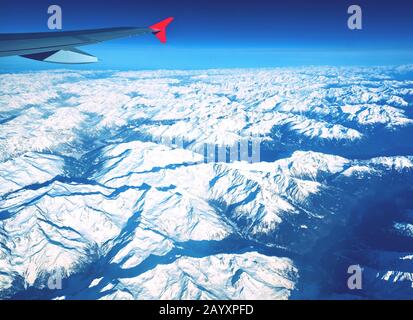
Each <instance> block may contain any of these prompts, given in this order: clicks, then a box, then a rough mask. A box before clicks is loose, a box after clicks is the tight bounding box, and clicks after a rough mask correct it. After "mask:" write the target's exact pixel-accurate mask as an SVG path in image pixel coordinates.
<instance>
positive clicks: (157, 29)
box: [149, 17, 174, 43]
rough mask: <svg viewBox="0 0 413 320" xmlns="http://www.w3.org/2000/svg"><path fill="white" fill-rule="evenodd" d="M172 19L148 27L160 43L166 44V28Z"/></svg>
mask: <svg viewBox="0 0 413 320" xmlns="http://www.w3.org/2000/svg"><path fill="white" fill-rule="evenodd" d="M173 19H174V18H173V17H170V18H167V19H165V20H163V21H161V22H158V23H156V24H154V25H153V26H150V27H149V29H152V31H153V34H154V35H155V36H156V37H157V38H158V39H159V40H160V41H161V42H162V43H166V27H167V26H168V24H170V23H171V22H172V21H173Z"/></svg>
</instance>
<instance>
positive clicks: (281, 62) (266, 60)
mask: <svg viewBox="0 0 413 320" xmlns="http://www.w3.org/2000/svg"><path fill="white" fill-rule="evenodd" d="M51 4H59V5H60V6H61V7H62V9H63V28H64V29H63V30H76V29H84V28H85V29H87V28H98V27H116V26H149V25H151V24H153V23H154V22H157V21H159V20H162V19H163V18H166V17H168V16H174V17H175V19H176V20H175V21H174V22H173V24H172V25H171V26H170V28H169V30H168V31H169V33H168V40H169V42H168V44H167V45H161V44H159V43H158V42H157V40H156V39H155V38H153V39H152V36H150V35H147V36H142V37H134V38H128V39H123V40H115V41H111V42H107V43H103V44H99V45H93V46H89V47H83V48H82V49H83V50H85V51H87V52H90V53H92V54H96V55H98V57H99V58H100V59H101V62H100V63H98V64H95V65H93V66H92V65H88V66H86V67H85V66H82V67H79V68H114V69H154V68H168V69H175V68H181V69H191V68H223V67H272V66H297V65H372V64H375V65H383V64H404V63H413V19H412V18H411V16H412V14H413V4H411V3H410V2H409V1H408V0H404V1H401V0H393V1H388V0H387V1H383V0H352V1H346V0H331V1H318V0H314V1H308V0H307V1H304V0H288V1H275V0H272V1H269V0H255V1H234V0H226V1H224V0H221V1H216V0H209V1H207V0H196V1H195V0H192V1H188V0H175V1H170V0H168V1H167V0H157V1H152V0H147V1H136V0H117V1H115V0H105V1H87V0H84V1H75V0H70V1H69V0H64V1H62V0H36V1H28V0H1V10H0V32H2V33H9V32H10V33H11V32H35V31H48V29H47V24H46V23H47V18H48V16H47V7H48V6H49V5H51ZM351 4H359V5H360V6H361V7H362V9H363V30H359V31H350V30H349V29H348V28H347V18H348V14H347V8H348V7H349V6H350V5H351ZM56 67H57V68H61V66H59V65H50V64H47V65H45V64H44V63H37V62H32V61H25V60H24V59H21V58H3V59H1V60H0V69H3V70H8V69H11V68H16V69H20V68H24V69H26V68H29V69H30V68H33V69H37V68H56Z"/></svg>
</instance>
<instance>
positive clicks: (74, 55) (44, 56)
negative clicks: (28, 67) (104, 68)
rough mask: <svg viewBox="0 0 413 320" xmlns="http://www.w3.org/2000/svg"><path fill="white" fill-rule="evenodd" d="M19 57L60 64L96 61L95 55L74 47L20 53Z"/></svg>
mask: <svg viewBox="0 0 413 320" xmlns="http://www.w3.org/2000/svg"><path fill="white" fill-rule="evenodd" d="M21 57H24V58H27V59H32V60H37V61H44V62H51V63H62V64H84V63H94V62H97V61H98V58H96V57H95V56H92V55H90V54H88V53H86V52H83V51H81V50H79V49H76V48H73V49H63V50H55V51H48V52H42V53H35V54H27V55H22V56H21Z"/></svg>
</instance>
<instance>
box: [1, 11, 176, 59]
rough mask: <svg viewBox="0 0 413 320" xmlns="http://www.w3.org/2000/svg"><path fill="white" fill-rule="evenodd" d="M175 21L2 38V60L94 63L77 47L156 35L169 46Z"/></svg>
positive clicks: (3, 36) (6, 35)
mask: <svg viewBox="0 0 413 320" xmlns="http://www.w3.org/2000/svg"><path fill="white" fill-rule="evenodd" d="M172 20H173V18H168V19H165V20H163V21H161V22H159V23H157V24H154V25H153V26H151V27H149V28H133V27H132V28H128V27H124V28H108V29H93V30H80V31H64V32H44V33H16V34H0V57H7V56H22V57H24V58H28V59H33V60H38V61H45V62H53V63H69V64H78V63H93V62H97V61H98V59H97V58H96V57H94V56H92V55H90V54H88V53H86V52H83V51H81V50H79V49H77V47H80V46H85V45H90V44H95V43H99V42H103V41H108V40H112V39H118V38H124V37H130V36H137V35H144V34H148V33H152V34H154V35H155V36H156V37H157V38H158V39H159V40H160V41H161V42H162V43H165V42H166V27H167V26H168V25H169V24H170V23H171V22H172Z"/></svg>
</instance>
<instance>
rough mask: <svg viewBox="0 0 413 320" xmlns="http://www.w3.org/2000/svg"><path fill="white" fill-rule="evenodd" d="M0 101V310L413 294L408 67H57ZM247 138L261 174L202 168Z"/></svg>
mask: <svg viewBox="0 0 413 320" xmlns="http://www.w3.org/2000/svg"><path fill="white" fill-rule="evenodd" d="M0 88H1V89H0V107H1V110H0V161H1V162H0V297H1V298H47V299H96V298H100V299H201V298H202V299H288V298H292V299H294V298H326V297H338V298H395V297H396V298H408V297H411V295H412V293H413V263H412V259H413V214H412V212H413V200H412V199H413V197H412V195H413V186H412V181H413V143H412V142H411V134H412V133H413V126H412V125H413V112H412V106H413V66H399V67H376V68H358V67H357V68H356V67H352V68H334V67H306V68H294V69H285V68H279V69H251V70H241V69H240V70H206V71H139V72H135V71H131V72H117V71H68V70H59V71H47V72H46V71H45V72H33V73H18V74H1V75H0ZM251 135H254V137H258V138H259V139H260V141H261V160H262V161H260V162H256V163H247V162H245V161H233V162H231V163H227V162H225V161H224V162H222V161H221V162H205V161H204V160H205V158H204V155H203V154H202V150H203V149H202V148H203V146H204V145H205V144H212V145H217V146H222V145H224V146H233V145H234V144H236V143H237V142H238V141H240V140H241V139H243V138H245V137H248V136H251ZM176 138H178V139H184V140H185V141H187V142H188V143H186V144H185V145H184V146H174V145H170V144H169V145H168V144H167V145H166V144H162V143H159V141H161V140H162V139H170V140H171V141H172V140H173V139H176ZM199 150H201V152H200V151H199ZM353 264H358V265H361V266H362V268H363V280H364V281H363V289H362V290H361V291H359V292H354V291H350V290H348V288H347V287H346V283H347V278H348V274H347V267H348V266H349V265H353ZM56 275H59V276H60V277H61V278H62V283H61V288H59V289H58V290H54V289H51V288H50V285H49V283H50V279H51V278H52V277H55V276H56Z"/></svg>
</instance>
